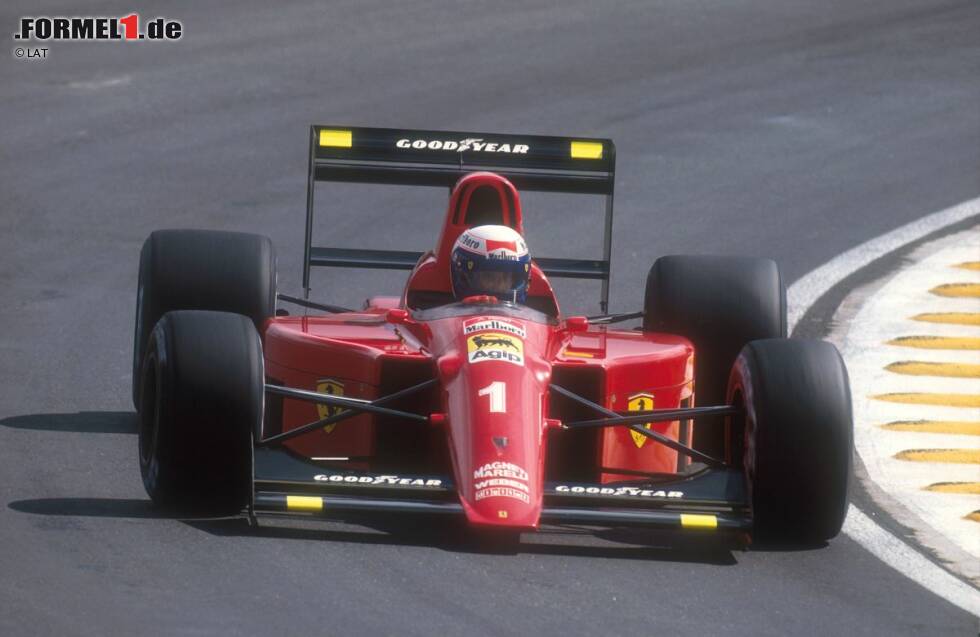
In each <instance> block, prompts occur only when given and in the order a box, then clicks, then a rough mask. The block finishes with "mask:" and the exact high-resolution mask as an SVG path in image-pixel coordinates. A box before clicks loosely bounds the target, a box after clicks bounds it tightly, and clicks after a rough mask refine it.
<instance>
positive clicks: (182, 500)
mask: <svg viewBox="0 0 980 637" xmlns="http://www.w3.org/2000/svg"><path fill="white" fill-rule="evenodd" d="M141 385H142V387H141V391H140V396H141V402H140V405H139V409H138V412H139V462H140V473H141V474H142V476H143V485H144V486H145V487H146V492H147V493H148V494H149V496H150V498H151V499H152V500H153V502H154V503H155V504H157V505H160V506H163V507H167V508H173V509H178V510H201V511H206V512H208V513H213V514H229V515H230V514H234V513H237V512H239V511H241V510H242V508H244V507H245V505H247V504H248V501H249V497H250V492H251V480H252V435H253V432H254V431H256V430H257V429H259V427H260V426H261V419H262V408H263V396H264V391H265V386H264V368H263V358H262V343H261V341H260V340H259V334H258V332H257V331H256V330H255V326H254V325H253V324H252V321H251V320H249V319H248V318H246V317H245V316H242V315H241V314H231V313H227V312H206V311H198V310H184V311H177V312H168V313H167V314H164V315H163V318H161V319H160V320H159V321H158V322H157V324H156V327H154V329H153V332H152V334H150V339H149V341H148V343H147V348H146V356H145V357H144V359H143V368H142V374H141Z"/></svg>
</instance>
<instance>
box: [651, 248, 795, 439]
mask: <svg viewBox="0 0 980 637" xmlns="http://www.w3.org/2000/svg"><path fill="white" fill-rule="evenodd" d="M644 312H645V314H644V318H643V329H644V330H645V331H653V332H667V333H670V334H678V335H680V336H684V337H686V338H687V339H688V340H690V341H691V342H692V343H693V344H694V352H695V371H694V399H695V404H696V406H699V407H701V406H708V405H721V404H723V403H724V401H725V390H726V389H727V385H728V374H729V372H730V371H731V368H732V363H734V362H735V357H736V356H738V353H739V351H740V350H741V349H742V347H744V346H745V344H746V343H748V342H749V341H752V340H756V339H762V338H779V337H785V336H786V291H785V288H784V287H783V282H782V278H781V277H780V274H779V267H778V266H777V265H776V263H775V262H774V261H772V260H770V259H756V258H750V257H732V256H693V255H673V256H666V257H660V258H659V259H657V260H656V261H654V263H653V267H651V268H650V273H649V275H648V276H647V285H646V298H645V300H644ZM693 443H694V447H696V448H697V449H699V450H701V451H703V452H705V453H707V454H708V455H711V456H715V457H722V456H723V455H724V453H725V451H726V449H725V444H726V440H725V432H724V427H723V420H722V418H705V419H699V420H698V422H697V424H696V425H695V426H694V437H693Z"/></svg>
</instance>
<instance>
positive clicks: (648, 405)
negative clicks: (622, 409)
mask: <svg viewBox="0 0 980 637" xmlns="http://www.w3.org/2000/svg"><path fill="white" fill-rule="evenodd" d="M626 409H627V410H629V411H649V410H651V409H653V394H645V393H644V394H633V395H632V396H630V397H629V402H627V403H626ZM643 426H644V427H645V428H646V429H650V426H651V425H650V423H645V424H644V425H643ZM630 435H631V436H632V437H633V444H635V445H636V446H637V448H642V447H643V445H645V444H646V443H647V437H646V436H644V435H643V434H639V433H636V432H635V431H632V430H630Z"/></svg>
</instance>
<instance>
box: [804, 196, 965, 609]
mask: <svg viewBox="0 0 980 637" xmlns="http://www.w3.org/2000/svg"><path fill="white" fill-rule="evenodd" d="M975 215H980V197H978V198H976V199H971V200H969V201H964V202H963V203H961V204H959V205H956V206H953V207H952V208H947V209H946V210H940V211H939V212H935V213H933V214H931V215H928V216H926V217H922V218H921V219H919V220H917V221H913V222H912V223H909V224H906V225H904V226H902V227H900V228H896V229H895V230H892V231H891V232H889V233H887V234H883V235H881V236H880V237H877V238H875V239H872V240H870V241H867V242H866V243H862V244H861V245H859V246H857V247H855V248H852V249H850V250H848V251H847V252H844V253H842V254H840V255H838V256H836V257H834V258H833V259H831V260H830V261H828V262H827V263H825V264H823V265H822V266H820V267H819V268H817V269H816V270H813V271H812V272H809V273H808V274H806V275H804V276H803V277H801V278H800V279H799V280H798V281H796V283H794V284H793V285H791V286H789V288H788V289H787V290H786V298H787V305H788V315H789V316H788V319H789V332H790V334H792V333H793V328H795V327H796V324H797V322H799V320H800V318H801V317H802V316H803V315H804V314H805V313H806V311H807V310H808V309H810V307H811V306H812V305H813V304H814V303H816V302H817V300H818V299H819V298H820V297H822V296H823V295H824V294H826V293H827V291H828V290H830V289H831V288H832V287H834V286H835V285H836V284H837V283H839V282H840V281H841V280H842V279H844V278H846V277H848V276H850V275H851V274H853V273H854V272H857V271H858V270H860V269H861V268H863V267H865V266H866V265H868V264H870V263H871V262H873V261H875V260H876V259H878V258H880V257H883V256H885V255H886V254H888V253H890V252H893V251H895V250H897V249H899V248H901V247H902V246H904V245H906V244H908V243H911V242H913V241H915V240H917V239H921V238H922V237H924V236H926V235H928V234H930V233H932V232H935V231H937V230H940V229H942V228H944V227H946V226H949V225H952V224H954V223H957V222H959V221H963V220H964V219H968V218H970V217H973V216H975ZM844 533H845V534H847V535H848V536H850V537H851V538H852V539H853V540H855V541H856V542H858V543H859V544H861V545H862V546H864V547H865V548H866V549H868V551H870V552H871V553H872V554H873V555H874V556H875V557H877V558H878V559H880V560H881V561H882V562H884V563H885V564H888V565H889V566H891V567H892V568H894V569H895V570H897V571H898V572H900V573H902V574H903V575H905V576H906V577H908V578H909V579H911V580H913V581H915V582H917V583H918V584H920V585H922V586H923V587H925V588H926V589H927V590H929V591H932V592H933V593H935V594H937V595H939V596H941V597H943V598H945V599H947V600H949V601H950V602H951V603H953V604H955V605H957V606H959V607H960V608H962V609H964V610H966V611H968V612H971V613H973V614H974V615H976V616H977V617H980V592H978V591H977V589H975V588H973V587H972V586H970V585H968V584H966V583H965V582H963V581H962V580H959V579H957V578H956V577H954V576H953V575H951V574H950V573H949V572H948V571H946V570H944V569H942V568H940V567H939V566H937V565H936V564H935V563H933V562H931V561H930V560H929V559H927V558H926V557H925V556H924V555H922V554H921V553H919V552H918V551H916V550H915V549H913V548H912V547H910V546H909V545H908V544H906V543H905V542H903V541H902V540H900V539H898V538H897V537H895V536H894V535H892V534H891V533H889V532H888V531H886V530H885V529H884V528H882V527H880V526H878V525H877V524H875V522H874V521H873V520H872V519H871V518H869V517H868V516H867V515H865V513H864V512H862V511H861V510H860V509H858V508H857V507H855V506H854V505H853V504H852V505H851V507H850V509H849V510H848V513H847V519H846V520H845V522H844Z"/></svg>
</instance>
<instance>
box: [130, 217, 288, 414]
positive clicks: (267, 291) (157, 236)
mask: <svg viewBox="0 0 980 637" xmlns="http://www.w3.org/2000/svg"><path fill="white" fill-rule="evenodd" d="M275 304H276V251H275V248H274V247H273V245H272V241H271V240H270V239H269V238H268V237H263V236H259V235H254V234H244V233H240V232H221V231H216V230H157V231H156V232H153V233H152V234H151V235H150V236H149V237H148V238H147V239H146V241H145V242H144V243H143V249H142V251H141V252H140V268H139V283H138V286H137V293H136V328H135V334H134V337H133V404H134V405H135V406H136V408H137V409H139V405H140V396H139V388H140V369H141V367H142V364H143V355H144V352H145V351H146V346H147V340H148V339H149V337H150V332H152V331H153V327H154V326H155V325H156V323H157V321H158V320H160V317H161V316H163V315H164V314H166V313H167V312H171V311H173V310H213V311H216V312H233V313H235V314H243V315H245V316H247V317H248V318H250V319H251V320H252V322H253V324H254V325H255V328H256V329H257V330H260V331H261V329H262V324H263V323H264V322H265V320H266V319H267V318H269V317H271V316H273V315H274V314H275V311H276V305H275Z"/></svg>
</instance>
